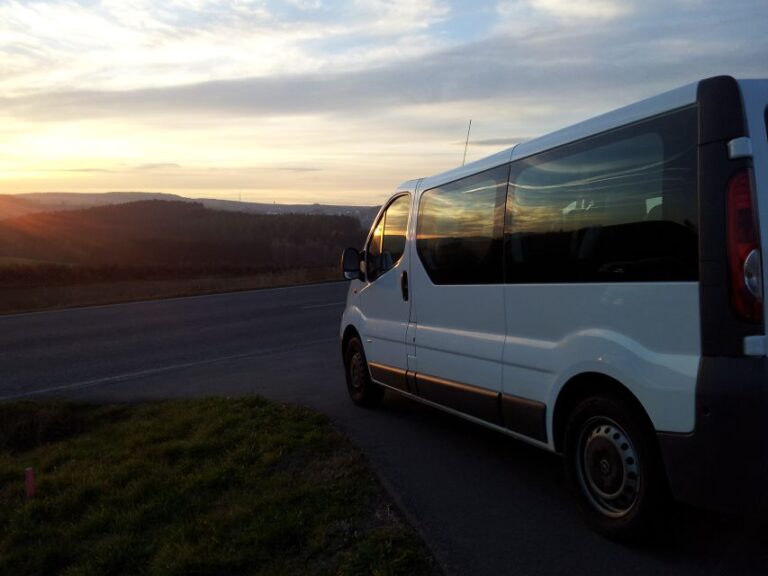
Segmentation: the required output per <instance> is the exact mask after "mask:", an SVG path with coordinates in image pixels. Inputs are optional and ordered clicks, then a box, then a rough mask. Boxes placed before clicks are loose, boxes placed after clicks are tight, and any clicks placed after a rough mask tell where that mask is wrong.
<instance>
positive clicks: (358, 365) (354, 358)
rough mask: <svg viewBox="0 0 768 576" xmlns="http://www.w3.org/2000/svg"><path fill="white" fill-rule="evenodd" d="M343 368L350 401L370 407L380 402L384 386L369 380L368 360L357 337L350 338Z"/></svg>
mask: <svg viewBox="0 0 768 576" xmlns="http://www.w3.org/2000/svg"><path fill="white" fill-rule="evenodd" d="M344 368H345V371H346V376H347V390H348V391H349V397H350V398H352V402H354V403H355V404H357V405H358V406H366V407H368V408H372V407H375V406H377V405H378V404H379V403H381V399H382V397H383V396H384V388H383V387H382V386H379V385H378V384H376V383H375V382H373V381H372V380H371V375H370V372H369V371H368V361H367V360H366V359H365V350H363V343H362V342H360V339H359V338H352V339H350V341H349V343H348V344H347V349H346V351H345V353H344Z"/></svg>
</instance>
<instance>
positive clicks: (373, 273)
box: [366, 195, 411, 281]
mask: <svg viewBox="0 0 768 576" xmlns="http://www.w3.org/2000/svg"><path fill="white" fill-rule="evenodd" d="M410 205H411V197H410V196H409V195H404V196H399V197H398V198H396V199H395V200H394V201H393V202H392V203H391V204H390V205H389V206H388V207H387V210H386V211H385V212H384V213H383V214H382V215H381V217H380V218H379V220H378V222H377V223H376V226H375V227H374V229H373V234H372V235H371V239H370V242H369V244H368V247H367V249H366V273H367V275H368V280H369V281H373V280H376V278H378V277H379V276H381V275H382V274H384V272H386V271H387V270H389V269H391V268H392V267H393V266H394V265H395V264H397V262H398V261H399V260H400V258H402V256H403V253H404V252H405V232H406V229H407V227H408V212H409V209H410Z"/></svg>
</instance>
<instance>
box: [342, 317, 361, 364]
mask: <svg viewBox="0 0 768 576" xmlns="http://www.w3.org/2000/svg"><path fill="white" fill-rule="evenodd" d="M352 338H358V339H359V340H360V341H361V342H362V338H360V333H359V332H358V331H357V328H355V326H354V325H353V324H350V325H348V326H347V327H346V328H344V334H343V336H342V337H341V355H342V357H343V356H344V354H345V353H346V351H347V344H349V341H350V340H352Z"/></svg>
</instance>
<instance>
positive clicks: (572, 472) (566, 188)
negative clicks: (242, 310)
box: [341, 76, 768, 539]
mask: <svg viewBox="0 0 768 576" xmlns="http://www.w3.org/2000/svg"><path fill="white" fill-rule="evenodd" d="M767 105H768V80H743V81H742V80H738V81H737V80H734V79H733V78H731V77H725V76H721V77H716V78H710V79H706V80H702V81H700V82H697V83H694V84H691V85H688V86H684V87H682V88H679V89H677V90H673V91H671V92H667V93H665V94H661V95H659V96H656V97H654V98H650V99H648V100H644V101H642V102H638V103H636V104H633V105H631V106H627V107H625V108H621V109H619V110H616V111H614V112H611V113H608V114H605V115H603V116H598V117H597V118H593V119H591V120H588V121H586V122H582V123H580V124H577V125H575V126H572V127H570V128H566V129H564V130H560V131H558V132H554V133H552V134H549V135H547V136H543V137H541V138H537V139H535V140H532V141H530V142H525V143H522V144H519V145H517V146H515V147H513V148H511V149H508V150H505V151H503V152H500V153H498V154H495V155H493V156H489V157H487V158H485V159H483V160H480V161H478V162H475V163H473V164H470V165H467V166H463V167H461V168H457V169H455V170H451V171H449V172H446V173H443V174H438V175H437V176H431V177H429V178H422V179H420V180H412V181H409V182H406V183H404V184H403V185H402V186H400V187H398V189H397V192H396V193H395V194H394V196H393V197H392V198H391V199H390V200H389V201H388V202H387V203H386V204H385V205H384V206H383V208H382V210H381V211H380V213H379V215H378V217H377V218H376V220H375V222H374V224H373V227H372V230H371V232H370V234H369V236H368V239H367V241H366V243H365V247H364V248H363V250H362V251H360V250H357V249H354V248H350V249H347V250H346V251H345V253H344V256H343V269H344V274H345V277H346V278H348V279H350V280H351V286H350V289H349V296H348V298H347V305H346V310H345V311H344V315H343V317H342V322H341V345H342V353H343V358H344V365H345V368H346V375H347V386H348V389H349V393H350V395H351V397H352V400H353V401H354V402H356V403H358V404H361V405H365V406H371V405H374V404H376V403H377V402H378V401H379V400H380V399H381V397H382V394H383V391H384V389H388V390H392V391H394V392H397V393H399V394H404V395H406V396H408V397H410V398H413V399H415V400H418V401H420V402H424V403H426V404H429V405H430V406H434V407H437V408H440V409H442V410H446V411H448V412H451V413H453V414H456V415H458V416H461V417H463V418H466V419H468V420H471V421H473V422H476V423H478V424H482V425H484V426H487V427H489V428H493V429H495V430H498V431H500V432H503V433H505V434H508V435H510V436H513V437H515V438H518V439H520V440H523V441H525V442H529V443H531V444H534V445H536V446H539V447H541V448H544V449H545V450H550V451H553V452H558V453H562V454H563V455H564V461H565V469H566V473H567V476H568V478H569V481H570V482H571V484H572V485H573V487H574V489H575V491H576V493H577V494H578V501H579V503H580V508H581V509H582V510H583V512H584V513H585V514H586V517H587V519H588V521H589V522H590V524H591V525H592V526H593V527H594V528H595V529H597V530H598V531H600V532H602V533H603V534H606V535H608V536H610V537H612V538H616V539H629V538H633V537H636V536H639V535H640V534H643V533H645V532H646V531H647V529H648V528H649V527H650V526H652V525H653V524H654V523H655V522H656V521H657V520H658V517H659V514H660V513H661V512H662V511H663V510H664V508H665V506H664V502H665V497H666V495H668V494H670V493H671V494H672V495H673V496H674V497H675V498H677V499H678V500H682V501H686V502H689V503H694V504H697V505H705V506H708V507H715V508H719V509H724V510H735V511H738V512H745V511H746V512H750V511H751V512H754V511H757V510H761V509H762V510H765V508H766V506H767V505H768V498H767V497H766V494H768V488H767V486H768V360H767V359H766V352H768V343H767V341H766V335H765V326H766V318H765V309H764V307H763V286H764V285H765V282H766V279H765V278H764V269H765V268H764V267H763V266H762V262H761V245H760V238H761V237H768V136H767V135H766V131H767V126H766V124H767V123H768V112H767V111H766V106H767Z"/></svg>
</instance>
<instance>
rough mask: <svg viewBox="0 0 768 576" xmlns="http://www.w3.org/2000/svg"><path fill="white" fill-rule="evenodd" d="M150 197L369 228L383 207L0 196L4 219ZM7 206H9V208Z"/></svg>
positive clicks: (103, 195)
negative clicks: (350, 220) (325, 217)
mask: <svg viewBox="0 0 768 576" xmlns="http://www.w3.org/2000/svg"><path fill="white" fill-rule="evenodd" d="M147 200H167V201H175V202H194V203H199V204H202V205H203V206H205V207H207V208H214V209H216V210H227V211H232V212H246V213H249V214H340V215H346V216H354V217H355V218H357V219H358V220H360V222H361V224H362V225H363V227H364V228H366V229H367V228H369V227H370V225H371V223H372V222H373V218H374V217H375V216H376V213H377V212H378V209H379V207H378V206H343V205H333V204H274V203H273V204H269V203H264V202H238V201H234V200H217V199H213V198H202V199H197V198H195V199H192V198H186V197H184V196H179V195H176V194H163V193H154V192H98V193H84V192H33V193H28V194H14V195H8V194H5V195H0V220H2V219H4V218H13V217H15V216H20V215H22V214H29V213H33V212H51V211H61V210H78V209H82V208H93V207H97V206H108V205H113V204H125V203H128V202H139V201H147ZM6 205H7V206H8V209H7V210H6ZM14 207H15V208H14Z"/></svg>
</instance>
